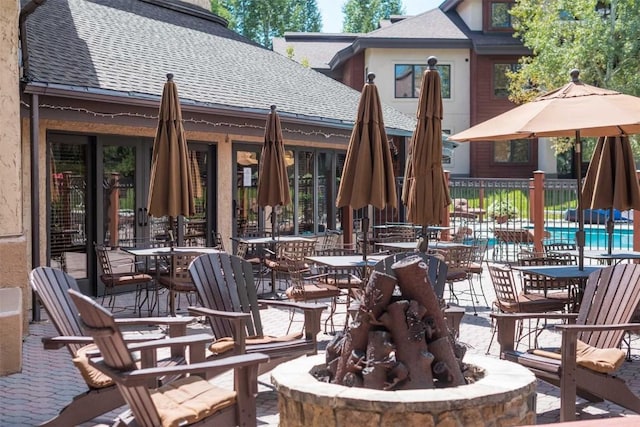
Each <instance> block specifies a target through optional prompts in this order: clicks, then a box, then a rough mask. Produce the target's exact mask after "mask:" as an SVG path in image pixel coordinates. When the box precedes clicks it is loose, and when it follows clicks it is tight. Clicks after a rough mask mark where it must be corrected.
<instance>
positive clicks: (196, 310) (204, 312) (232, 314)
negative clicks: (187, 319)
mask: <svg viewBox="0 0 640 427" xmlns="http://www.w3.org/2000/svg"><path fill="white" fill-rule="evenodd" d="M187 310H188V311H189V313H190V314H194V315H196V316H219V317H226V318H227V319H231V320H235V319H242V320H243V321H244V319H250V318H251V313H239V312H236V311H222V310H213V309H211V308H206V307H188V308H187Z"/></svg>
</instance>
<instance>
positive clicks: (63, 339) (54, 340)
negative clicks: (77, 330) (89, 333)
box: [42, 335, 93, 350]
mask: <svg viewBox="0 0 640 427" xmlns="http://www.w3.org/2000/svg"><path fill="white" fill-rule="evenodd" d="M91 343H93V338H92V337H86V336H73V335H68V336H64V335H61V336H57V337H43V338H42V346H43V348H44V349H45V350H58V349H61V348H62V347H64V346H66V345H69V344H83V345H86V344H91Z"/></svg>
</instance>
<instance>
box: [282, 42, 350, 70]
mask: <svg viewBox="0 0 640 427" xmlns="http://www.w3.org/2000/svg"><path fill="white" fill-rule="evenodd" d="M357 36H358V34H325V33H285V35H284V37H274V39H273V50H274V52H278V53H279V54H281V55H284V56H287V48H289V47H291V48H293V55H294V56H293V58H292V59H293V60H295V61H297V62H300V61H302V60H303V59H305V58H306V59H307V60H308V61H309V66H310V67H311V68H314V69H316V70H325V69H326V70H328V69H329V68H330V67H329V61H330V60H331V58H333V56H334V55H335V54H336V52H338V51H339V50H341V49H344V48H345V47H347V46H349V45H351V43H353V41H354V40H355V39H356V37H357Z"/></svg>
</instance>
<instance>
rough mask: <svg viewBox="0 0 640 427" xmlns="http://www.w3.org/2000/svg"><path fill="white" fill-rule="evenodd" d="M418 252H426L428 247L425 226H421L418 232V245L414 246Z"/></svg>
mask: <svg viewBox="0 0 640 427" xmlns="http://www.w3.org/2000/svg"><path fill="white" fill-rule="evenodd" d="M416 248H417V249H418V252H425V253H426V252H427V250H428V249H429V234H427V226H426V225H423V226H422V231H421V232H420V238H419V239H418V245H417V246H416Z"/></svg>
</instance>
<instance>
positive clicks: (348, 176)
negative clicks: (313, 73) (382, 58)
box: [336, 73, 396, 266]
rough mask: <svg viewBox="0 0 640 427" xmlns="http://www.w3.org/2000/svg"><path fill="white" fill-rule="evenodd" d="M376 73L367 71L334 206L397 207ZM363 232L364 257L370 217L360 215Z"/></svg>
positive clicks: (354, 207)
mask: <svg viewBox="0 0 640 427" xmlns="http://www.w3.org/2000/svg"><path fill="white" fill-rule="evenodd" d="M375 77H376V76H375V74H373V73H369V74H368V75H367V83H365V85H364V87H363V88H362V95H361V96H360V103H359V104H358V113H357V116H356V121H355V124H354V126H353V131H352V132H351V138H350V140H349V147H348V148H347V157H346V159H345V164H344V168H343V170H342V176H341V178H340V187H339V189H338V197H337V198H336V206H337V207H339V208H341V207H344V206H351V208H352V209H361V208H363V207H365V206H368V205H373V206H374V207H376V208H378V209H384V208H385V207H387V206H390V207H396V188H395V178H394V173H393V163H392V159H391V150H390V148H389V141H388V140H387V133H386V131H385V129H384V120H383V118H382V105H381V103H380V96H379V95H378V89H377V88H376V85H375V84H374V83H373V80H374V79H375ZM362 231H363V232H364V242H363V244H364V249H363V256H364V260H365V266H366V260H367V233H368V232H369V217H368V215H367V214H366V210H365V215H364V218H362Z"/></svg>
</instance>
